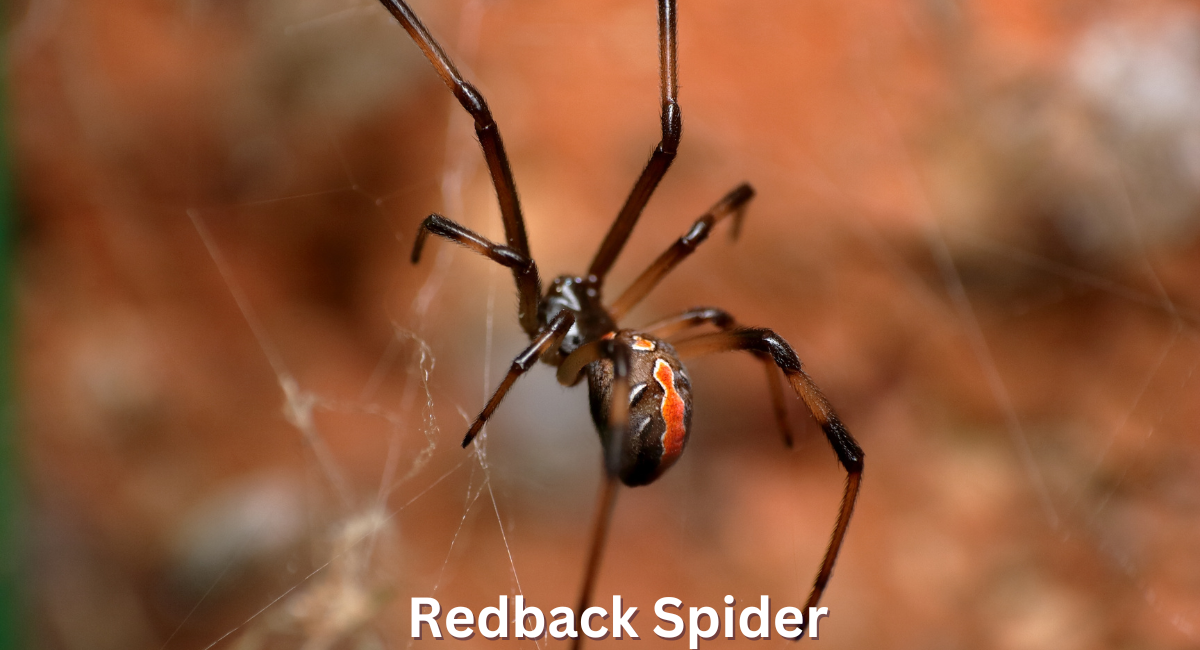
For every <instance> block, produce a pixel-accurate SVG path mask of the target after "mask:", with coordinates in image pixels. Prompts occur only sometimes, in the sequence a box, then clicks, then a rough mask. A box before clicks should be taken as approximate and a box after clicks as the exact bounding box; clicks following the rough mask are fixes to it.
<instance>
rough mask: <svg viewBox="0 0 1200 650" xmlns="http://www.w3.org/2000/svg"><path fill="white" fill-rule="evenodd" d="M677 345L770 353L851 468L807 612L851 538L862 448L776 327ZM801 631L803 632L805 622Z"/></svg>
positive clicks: (699, 350)
mask: <svg viewBox="0 0 1200 650" xmlns="http://www.w3.org/2000/svg"><path fill="white" fill-rule="evenodd" d="M676 350H677V351H678V352H679V354H680V355H681V356H683V357H688V356H698V355H703V354H709V353H712V352H724V351H730V350H745V351H747V352H755V353H761V354H768V355H770V358H771V359H772V360H773V361H774V362H775V365H777V366H779V369H780V370H782V371H783V373H784V375H786V376H787V378H788V382H789V383H790V384H791V385H792V389H793V390H795V391H796V394H797V395H799V396H800V399H801V400H802V401H803V402H804V405H805V406H806V407H808V411H809V412H810V413H812V416H813V417H814V418H815V419H816V420H817V423H818V424H820V425H821V430H822V431H824V432H825V437H826V439H828V440H829V445H830V446H831V447H833V451H834V453H835V454H837V457H838V461H839V462H840V463H841V464H842V467H843V468H844V469H845V470H846V489H845V491H844V492H843V493H842V505H841V508H840V509H839V512H838V518H837V521H836V522H835V523H834V526H833V535H832V536H831V537H830V540H829V546H828V547H827V548H826V549H825V559H824V560H823V561H822V562H821V569H820V570H819V571H818V572H817V577H816V580H814V581H813V588H812V592H811V593H810V594H809V596H808V602H807V604H805V608H804V611H807V610H808V608H809V607H816V606H817V602H818V601H819V600H820V599H821V594H822V593H823V592H824V591H825V586H826V585H828V584H829V577H830V575H832V574H833V564H834V562H835V561H836V560H837V556H838V551H840V550H841V547H842V540H843V539H845V537H846V528H847V527H848V526H849V525H850V516H851V515H852V514H853V513H854V502H855V501H856V500H857V499H858V487H859V483H860V482H861V481H862V470H863V451H862V449H861V448H860V447H859V446H858V443H857V442H856V441H855V440H854V437H853V436H851V435H850V432H849V431H847V430H846V427H845V425H843V424H842V421H841V420H840V419H839V418H838V416H837V413H834V411H833V406H831V405H830V404H829V400H828V399H826V398H825V395H824V394H822V393H821V390H820V389H819V388H817V385H816V383H814V382H813V380H812V378H811V377H809V376H808V374H807V373H805V372H804V370H803V369H802V368H801V364H800V358H799V357H797V356H796V352H795V351H794V350H792V346H790V345H788V343H787V341H785V340H783V338H782V337H780V336H779V335H778V334H776V333H775V332H772V331H771V330H769V329H765V328H752V329H751V328H747V329H735V330H730V331H724V332H713V333H711V334H701V335H700V336H697V337H695V338H691V339H687V340H685V341H681V342H679V343H677V344H676ZM800 630H801V632H803V630H804V628H803V626H801V628H800ZM797 638H799V637H797Z"/></svg>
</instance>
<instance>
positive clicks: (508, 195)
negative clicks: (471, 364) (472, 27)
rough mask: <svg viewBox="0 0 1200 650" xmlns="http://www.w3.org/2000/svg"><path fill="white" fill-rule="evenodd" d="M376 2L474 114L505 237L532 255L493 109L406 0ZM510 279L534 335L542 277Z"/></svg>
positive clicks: (524, 253)
mask: <svg viewBox="0 0 1200 650" xmlns="http://www.w3.org/2000/svg"><path fill="white" fill-rule="evenodd" d="M380 2H381V3H383V6H384V7H385V8H386V9H387V10H388V11H389V12H390V13H391V14H392V16H395V18H396V20H398V21H399V22H400V25H401V26H402V27H404V31H406V32H408V35H409V36H411V37H412V39H413V41H414V42H415V43H416V44H417V47H419V48H421V52H422V53H424V54H425V58H427V59H429V62H430V63H432V64H433V68H434V70H436V71H437V73H438V75H439V76H440V77H441V78H442V81H443V82H445V84H446V85H447V86H449V88H450V90H451V91H452V92H453V93H454V97H455V98H456V99H458V103H459V104H462V107H463V108H464V109H466V111H467V112H468V113H470V114H471V117H472V118H474V120H475V134H476V135H477V136H478V137H479V145H480V147H481V148H482V149H483V157H484V158H485V159H486V160H487V166H488V171H489V172H490V173H491V176H492V185H493V187H495V189H496V199H497V201H498V202H499V203H500V216H501V217H502V218H503V220H504V236H505V239H506V240H507V241H508V246H509V247H510V248H512V249H513V250H514V251H516V252H517V253H518V254H519V255H521V256H522V257H524V258H526V259H533V255H532V254H531V253H530V252H529V239H528V237H527V236H526V234H525V218H524V217H522V216H521V202H520V200H519V199H518V198H517V185H516V182H515V181H513V175H512V167H510V166H509V164H508V154H506V153H505V152H504V142H503V141H501V139H500V127H498V126H496V122H495V120H493V119H492V113H491V110H489V109H488V105H487V102H486V101H484V99H483V95H481V94H480V93H479V91H478V90H476V89H475V87H474V86H472V85H471V84H470V83H469V82H468V81H466V80H464V79H463V77H462V75H461V74H459V72H458V68H456V67H455V66H454V62H453V61H451V60H450V57H448V56H446V53H445V51H443V50H442V46H441V45H439V44H438V42H437V41H436V40H434V38H433V36H432V35H430V33H429V30H428V29H426V28H425V25H424V24H422V23H421V20H420V19H419V18H417V15H416V14H415V13H413V10H412V9H410V8H409V6H408V4H407V3H405V2H404V0H380ZM513 278H514V280H516V283H517V294H518V296H519V303H518V307H517V315H518V318H519V319H520V321H521V327H522V329H524V330H525V333H526V334H528V335H529V338H530V339H532V338H533V337H534V336H535V335H536V334H537V332H538V330H539V329H541V325H542V323H541V322H540V319H539V318H538V301H539V300H540V299H541V295H542V286H541V281H540V278H539V277H538V275H537V269H536V268H535V269H533V271H532V272H526V273H523V272H521V270H520V269H516V268H514V269H513Z"/></svg>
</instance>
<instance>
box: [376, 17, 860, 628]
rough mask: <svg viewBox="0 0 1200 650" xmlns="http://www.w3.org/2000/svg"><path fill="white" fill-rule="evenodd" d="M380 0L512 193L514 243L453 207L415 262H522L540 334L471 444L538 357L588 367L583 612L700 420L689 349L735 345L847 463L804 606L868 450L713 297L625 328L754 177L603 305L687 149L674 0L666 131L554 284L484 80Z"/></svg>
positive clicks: (735, 218) (733, 210)
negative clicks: (474, 225)
mask: <svg viewBox="0 0 1200 650" xmlns="http://www.w3.org/2000/svg"><path fill="white" fill-rule="evenodd" d="M380 2H382V3H383V5H384V7H386V8H387V10H388V11H389V12H391V14H392V15H393V16H394V17H395V18H396V19H397V20H398V21H400V24H401V25H402V26H403V27H404V29H405V31H407V32H408V34H409V36H411V37H412V39H413V40H414V41H415V42H416V44H417V46H418V47H419V48H420V49H421V51H422V52H423V53H424V54H425V57H426V58H427V59H429V62H430V63H432V64H433V67H434V69H435V70H436V71H437V73H438V75H440V76H441V78H442V81H444V82H445V83H446V85H447V86H449V88H450V90H451V91H452V92H453V93H454V96H455V97H456V98H457V99H458V101H459V103H460V104H462V107H463V108H464V109H466V111H467V112H468V113H470V114H471V116H472V117H473V118H474V120H475V133H476V134H477V135H478V137H479V143H480V146H481V147H482V149H483V155H484V158H485V159H486V160H487V165H488V170H489V171H490V172H491V177H492V183H493V185H494V186H495V190H496V196H497V199H498V200H499V203H500V214H501V217H502V219H503V220H504V231H505V237H506V241H507V245H501V244H497V243H494V242H491V241H489V240H487V239H486V238H484V237H482V236H480V235H479V234H477V233H475V232H472V231H471V230H469V229H467V228H465V227H463V226H461V225H459V224H457V223H455V222H454V221H451V220H450V219H447V218H445V217H443V216H442V215H439V214H431V215H429V217H427V218H426V219H425V220H424V221H423V222H422V223H421V226H420V228H419V229H418V230H417V237H416V242H415V244H414V246H413V252H412V262H413V263H414V264H416V263H417V262H418V261H419V260H420V257H421V249H422V248H423V246H424V244H425V240H426V239H427V238H428V237H429V235H430V234H434V235H437V236H439V237H443V238H445V239H449V240H450V241H453V242H455V243H457V244H460V245H462V246H465V247H466V248H468V249H470V250H473V251H475V252H476V253H479V254H480V255H483V256H485V257H487V258H488V259H490V260H492V261H494V262H496V263H498V264H501V265H503V266H505V267H508V268H510V269H512V273H513V278H514V279H515V281H516V285H517V296H518V301H519V302H518V319H519V320H520V324H521V327H522V329H524V330H525V333H526V334H528V335H529V338H530V341H531V342H530V345H529V347H527V348H526V349H525V350H524V351H523V352H521V353H520V354H519V355H517V357H516V358H515V359H514V360H513V362H512V367H511V368H510V369H509V370H508V373H507V374H506V375H505V377H504V379H503V380H502V381H501V382H500V386H499V387H498V388H497V389H496V392H495V393H493V394H492V397H491V399H489V400H488V402H487V404H486V405H485V406H484V407H483V410H482V411H481V412H480V413H479V416H478V417H477V418H475V421H474V422H473V423H472V424H471V427H470V428H469V429H468V430H467V434H466V436H465V437H464V438H463V443H462V444H463V447H466V446H468V445H469V444H471V441H472V440H473V439H474V438H475V436H476V434H478V433H479V431H480V429H482V428H483V425H484V424H485V423H486V422H487V420H488V418H490V417H491V416H492V414H493V413H494V412H495V411H496V407H497V406H499V405H500V402H501V401H503V399H504V396H505V395H506V394H507V393H508V391H509V389H510V388H512V386H513V384H514V383H516V381H517V379H518V378H520V377H521V375H523V374H524V373H525V372H527V371H528V370H529V369H530V368H532V367H533V366H534V364H535V363H536V362H537V361H538V360H539V359H540V360H542V361H543V362H545V363H548V364H550V365H552V366H556V367H557V368H558V381H559V382H560V383H562V384H564V385H567V386H573V385H576V384H578V383H579V382H580V381H581V380H582V379H583V377H584V376H585V375H586V377H587V384H588V392H589V402H590V406H591V415H592V421H593V422H594V423H595V425H596V430H597V431H598V432H599V434H600V441H601V445H602V447H603V450H604V461H603V462H604V474H605V479H604V486H603V488H602V490H601V494H600V503H599V507H598V509H597V514H596V519H595V523H594V527H593V533H592V539H591V548H590V550H589V555H588V563H587V567H586V569H585V573H584V580H583V586H582V587H581V589H580V595H579V601H578V603H579V605H578V607H577V609H576V610H575V615H576V617H578V616H579V615H580V612H582V611H583V610H584V609H586V608H587V606H588V605H589V603H590V601H591V595H592V588H593V586H594V584H595V579H596V575H597V573H598V571H599V568H600V560H601V557H602V555H603V550H604V541H605V539H606V537H607V532H608V524H609V521H610V520H611V516H612V510H613V506H614V504H615V501H616V493H617V486H618V482H620V483H624V484H625V485H628V486H631V487H632V486H639V485H646V484H648V483H651V482H652V481H654V480H655V479H657V478H658V477H659V476H661V475H662V473H663V472H664V471H666V470H667V469H668V468H669V467H671V465H673V464H674V463H675V462H676V461H677V460H678V459H679V456H680V454H681V453H682V452H683V448H684V446H685V445H686V444H687V440H688V434H689V430H690V428H691V420H692V394H691V382H690V380H689V378H688V374H687V370H686V369H685V368H684V366H683V362H682V361H681V360H682V359H683V358H686V357H689V356H696V355H701V354H707V353H712V352H720V351H732V350H742V351H746V352H749V353H751V354H753V355H754V356H755V357H756V358H758V359H759V360H760V361H761V362H762V363H763V365H764V367H765V368H766V372H767V381H768V383H767V385H768V388H769V392H770V395H771V402H772V406H773V408H774V413H775V418H776V420H777V422H778V424H779V427H780V429H781V430H782V432H783V438H784V443H785V444H786V445H787V446H788V447H791V445H792V436H791V433H790V430H789V428H788V424H787V415H786V408H785V406H784V392H783V386H782V382H781V381H780V378H779V372H778V371H777V370H776V368H778V369H779V370H781V371H783V374H784V376H786V378H787V380H788V383H789V384H791V387H792V389H793V390H795V392H796V394H797V395H798V396H799V397H800V399H801V400H802V401H803V402H804V405H805V406H806V407H807V408H808V410H809V412H810V413H812V416H813V417H814V418H815V419H816V420H817V422H818V423H819V424H820V426H821V429H822V430H823V431H824V433H825V436H826V438H827V439H828V440H829V444H830V446H832V447H833V451H834V453H836V454H837V457H838V461H839V462H840V463H841V465H842V467H843V468H844V469H845V470H846V473H847V480H846V486H845V490H844V492H843V495H842V503H841V507H840V509H839V512H838V516H837V520H836V522H835V523H834V527H833V534H832V536H831V538H830V540H829V545H828V547H827V548H826V550H825V556H824V559H823V560H822V562H821V567H820V570H819V571H818V572H817V577H816V579H815V580H814V582H813V586H812V591H811V592H810V594H809V597H808V602H807V603H806V606H805V610H802V611H807V608H808V607H814V606H816V604H817V602H818V600H819V599H820V597H821V594H822V592H823V591H824V590H825V587H826V585H827V584H828V582H829V577H830V575H831V574H832V572H833V564H834V561H835V560H836V559H837V555H838V550H839V549H840V548H841V545H842V540H843V539H844V538H845V535H846V528H847V526H848V525H849V523H850V516H851V514H852V513H853V511H854V503H855V500H856V498H857V496H858V488H859V483H860V480H861V478H862V468H863V452H862V449H860V448H859V446H858V444H857V443H856V442H855V441H854V438H853V437H852V436H851V435H850V432H849V431H847V430H846V428H845V426H844V425H843V424H842V422H841V420H839V419H838V417H837V415H836V414H835V413H834V411H833V407H832V406H830V404H829V401H828V400H826V398H825V396H824V395H822V393H821V391H820V389H818V388H817V386H816V384H815V383H814V382H813V380H812V379H811V378H810V377H809V376H808V375H807V374H806V373H805V372H804V370H803V369H802V368H801V365H800V359H799V358H798V357H797V356H796V353H795V351H793V350H792V347H791V346H790V345H788V343H787V342H786V341H784V340H783V338H781V337H780V336H779V335H778V334H776V333H774V332H772V331H771V330H769V329H764V328H746V327H741V326H740V325H738V324H737V323H736V321H735V320H734V319H733V317H732V316H730V315H729V314H728V313H727V312H725V311H724V310H721V309H717V308H711V307H705V308H696V309H690V310H688V311H686V312H684V313H682V314H679V315H677V316H673V317H671V318H667V319H665V320H662V321H659V322H657V323H654V324H652V325H648V326H646V327H645V328H642V329H624V328H620V327H619V326H618V323H619V322H620V321H621V319H622V317H624V316H625V314H626V313H628V311H629V310H630V309H632V308H633V307H634V306H635V305H637V304H638V303H639V302H641V300H642V299H643V298H645V297H646V295H647V294H649V293H650V291H651V290H652V289H653V288H654V287H655V286H656V285H657V284H658V283H659V282H660V281H661V280H662V279H663V278H664V277H665V276H666V275H667V274H668V273H670V272H671V271H672V270H673V269H674V268H675V267H676V266H678V265H679V264H680V263H681V262H683V260H685V259H687V257H688V256H689V255H691V254H692V252H693V251H695V250H696V247H697V246H699V245H700V243H702V242H703V241H704V240H705V239H706V238H707V237H708V235H709V233H710V232H711V231H712V230H713V228H714V227H716V225H717V224H718V223H720V222H721V221H723V220H725V219H729V218H732V224H731V232H732V235H733V236H734V237H736V236H737V234H738V232H739V230H740V226H741V221H742V217H743V215H744V213H745V209H746V206H747V204H748V203H749V202H750V200H751V199H752V198H753V197H754V190H753V189H752V188H751V187H750V186H749V185H747V184H742V185H739V186H738V187H736V188H734V190H733V191H731V192H729V193H728V194H726V195H725V197H724V198H722V199H721V200H720V201H718V202H717V203H716V204H715V205H713V206H712V208H710V209H709V210H708V212H706V213H705V214H704V215H703V216H701V217H700V218H699V219H698V220H697V221H696V223H695V224H694V225H693V226H692V227H691V229H689V230H688V231H687V233H685V234H684V235H683V236H682V237H680V238H679V240H678V241H676V242H675V243H674V244H672V245H671V246H670V247H669V248H667V250H666V251H664V252H663V253H662V254H661V255H660V256H659V257H658V258H657V259H656V260H654V262H653V263H651V264H650V266H649V267H648V268H647V269H646V270H645V271H644V272H642V274H641V275H639V276H638V277H637V279H636V280H634V282H633V284H632V285H630V286H629V288H627V289H625V291H624V292H623V293H621V294H620V296H618V297H617V299H616V300H615V301H613V302H611V303H609V304H607V305H605V304H604V302H603V298H602V296H603V289H604V280H605V276H606V275H607V274H608V271H609V269H610V268H611V267H612V265H613V263H614V262H615V261H616V259H617V256H618V255H619V254H620V253H621V249H622V248H623V247H624V246H625V243H626V241H628V239H629V235H630V233H631V232H632V230H633V227H634V225H635V224H636V223H637V220H638V217H639V216H641V213H642V210H643V208H645V206H646V203H647V202H648V201H649V200H650V196H651V194H652V193H653V192H654V189H655V187H657V186H658V183H659V181H660V180H662V178H663V175H664V174H666V172H667V169H668V168H670V166H671V162H672V161H673V160H674V159H675V154H676V150H677V147H678V146H679V141H680V137H681V135H682V129H683V118H682V115H681V113H680V108H679V103H678V101H677V95H678V84H677V81H676V78H677V71H676V68H677V59H676V36H675V32H676V20H675V0H658V55H659V91H660V99H661V103H662V118H661V119H662V140H661V141H660V142H659V143H658V146H657V147H656V148H655V149H654V153H653V154H652V155H651V157H650V160H649V162H647V163H646V167H645V168H644V169H643V170H642V173H641V176H639V177H638V180H637V182H636V183H635V184H634V186H633V190H632V191H631V192H630V193H629V197H628V198H627V199H626V200H625V204H624V206H623V207H622V208H621V211H620V212H619V213H618V214H617V218H616V220H615V221H614V222H613V224H612V226H611V227H610V228H609V231H608V234H607V235H606V236H605V238H604V241H603V242H602V243H601V244H600V249H599V250H598V251H597V252H596V255H595V257H594V258H593V259H592V263H591V266H590V267H588V270H587V273H585V274H583V275H579V276H570V275H564V276H560V277H558V278H555V280H554V281H553V282H551V283H550V286H549V288H548V289H547V290H546V292H545V294H544V295H543V294H542V285H541V279H540V276H539V275H538V269H537V264H536V263H535V262H534V260H533V256H532V254H531V253H530V251H529V242H528V240H527V238H526V235H525V222H524V219H523V217H522V216H521V205H520V202H519V201H518V199H517V189H516V184H515V182H514V181H513V176H512V170H511V168H510V167H509V164H508V157H507V155H506V154H505V152H504V145H503V143H502V142H501V139H500V131H499V129H498V127H497V126H496V122H495V121H494V120H493V119H492V116H491V112H490V111H489V110H488V106H487V103H486V102H485V101H484V99H483V96H482V95H480V93H479V91H477V90H476V89H475V87H474V86H472V85H471V84H470V83H469V82H468V81H466V80H465V79H463V77H462V75H461V74H459V71H458V69H457V68H456V67H455V65H454V63H453V62H452V61H451V60H450V58H449V57H448V56H446V53H445V52H444V51H443V50H442V48H441V46H440V45H439V44H438V43H437V41H436V40H434V38H433V36H431V35H430V33H429V30H428V29H426V28H425V26H424V25H423V24H422V23H421V21H420V19H418V18H417V16H416V14H414V13H413V11H412V9H410V8H409V6H408V5H407V3H405V1H404V0H380ZM705 324H711V325H713V326H715V327H716V328H717V330H718V331H715V332H709V333H705V334H699V335H696V336H692V337H691V338H687V339H683V340H680V341H677V342H676V343H674V344H672V343H669V342H668V340H667V339H668V338H670V337H672V336H674V335H676V334H679V333H682V332H685V331H688V330H691V329H693V328H696V327H699V326H701V325H705ZM802 629H803V628H801V630H802ZM582 638H583V637H582V635H581V636H579V637H577V638H576V640H575V644H574V645H575V647H579V645H580V643H581V642H582Z"/></svg>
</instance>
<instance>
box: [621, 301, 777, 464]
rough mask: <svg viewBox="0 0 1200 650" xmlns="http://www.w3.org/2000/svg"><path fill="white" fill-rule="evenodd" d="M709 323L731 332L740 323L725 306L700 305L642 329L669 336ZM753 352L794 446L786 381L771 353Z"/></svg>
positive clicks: (656, 334) (772, 406)
mask: <svg viewBox="0 0 1200 650" xmlns="http://www.w3.org/2000/svg"><path fill="white" fill-rule="evenodd" d="M705 323H712V324H713V325H716V326H717V327H719V328H721V330H722V331H731V330H736V329H737V328H738V324H737V322H736V321H734V319H733V316H730V315H729V312H727V311H725V310H724V309H717V308H716V307H696V308H694V309H689V310H687V311H685V312H683V313H682V314H678V315H675V316H671V317H670V318H665V319H663V320H660V321H658V322H656V323H652V324H650V325H647V326H646V327H644V328H642V331H644V332H646V333H647V334H652V335H654V336H657V337H659V338H664V339H665V338H668V337H670V336H673V335H675V334H678V333H680V332H683V331H686V330H689V329H691V328H693V327H700V326H701V325H704V324H705ZM750 353H751V354H753V355H754V357H755V358H756V359H758V360H759V361H761V362H762V364H763V370H764V371H766V374H767V389H768V390H769V391H770V394H771V408H772V410H773V411H774V412H775V422H776V424H778V425H779V431H780V433H782V434H783V444H785V445H787V446H788V448H791V446H792V441H793V440H794V436H793V435H792V428H791V426H790V425H789V424H788V417H787V404H786V402H785V401H784V396H783V382H782V381H780V378H779V369H778V368H776V366H775V361H774V360H773V359H772V358H771V355H769V354H767V353H766V352H757V351H754V350H751V351H750Z"/></svg>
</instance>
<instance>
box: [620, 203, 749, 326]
mask: <svg viewBox="0 0 1200 650" xmlns="http://www.w3.org/2000/svg"><path fill="white" fill-rule="evenodd" d="M752 198H754V188H752V187H750V185H749V184H747V183H742V184H741V185H738V186H737V187H735V188H734V189H733V191H731V192H730V193H728V194H726V195H725V196H724V197H723V198H722V199H721V200H720V201H717V203H716V204H715V205H713V207H711V208H709V209H708V212H705V213H704V215H703V216H701V217H700V218H699V219H697V220H696V223H694V224H692V227H691V228H690V229H688V231H687V232H686V233H684V235H683V236H682V237H680V238H679V239H678V241H676V242H675V243H674V244H671V247H670V248H668V249H667V250H665V251H663V253H662V255H659V256H658V259H656V260H654V263H652V264H651V265H650V266H649V268H647V269H646V270H645V271H642V274H641V275H639V276H638V278H637V279H636V280H634V281H633V284H631V285H629V288H628V289H626V290H625V292H624V293H622V294H621V296H620V297H619V298H617V300H616V302H614V303H613V304H612V306H611V307H609V308H608V312H609V314H611V315H612V317H613V320H620V319H621V317H622V316H624V315H625V314H626V313H628V312H629V310H630V309H633V307H634V306H635V305H637V304H638V303H639V302H641V300H642V298H645V297H646V294H648V293H650V290H651V289H653V288H654V287H655V286H656V285H657V284H658V283H659V282H660V281H662V279H663V278H665V277H666V276H667V274H668V273H670V272H671V271H672V270H674V269H675V267H676V266H679V264H680V262H683V260H685V259H687V258H688V256H689V255H691V254H692V253H693V252H695V250H696V247H697V246H699V245H700V243H701V242H703V241H704V240H705V239H708V235H709V233H710V232H712V229H713V228H714V227H716V225H717V224H718V223H721V221H723V220H724V219H725V218H726V217H730V216H732V217H733V230H732V231H731V233H730V234H731V235H732V236H733V237H735V238H736V237H737V235H738V232H740V231H741V227H742V217H743V216H744V215H745V213H746V204H747V203H749V202H750V199H752Z"/></svg>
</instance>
